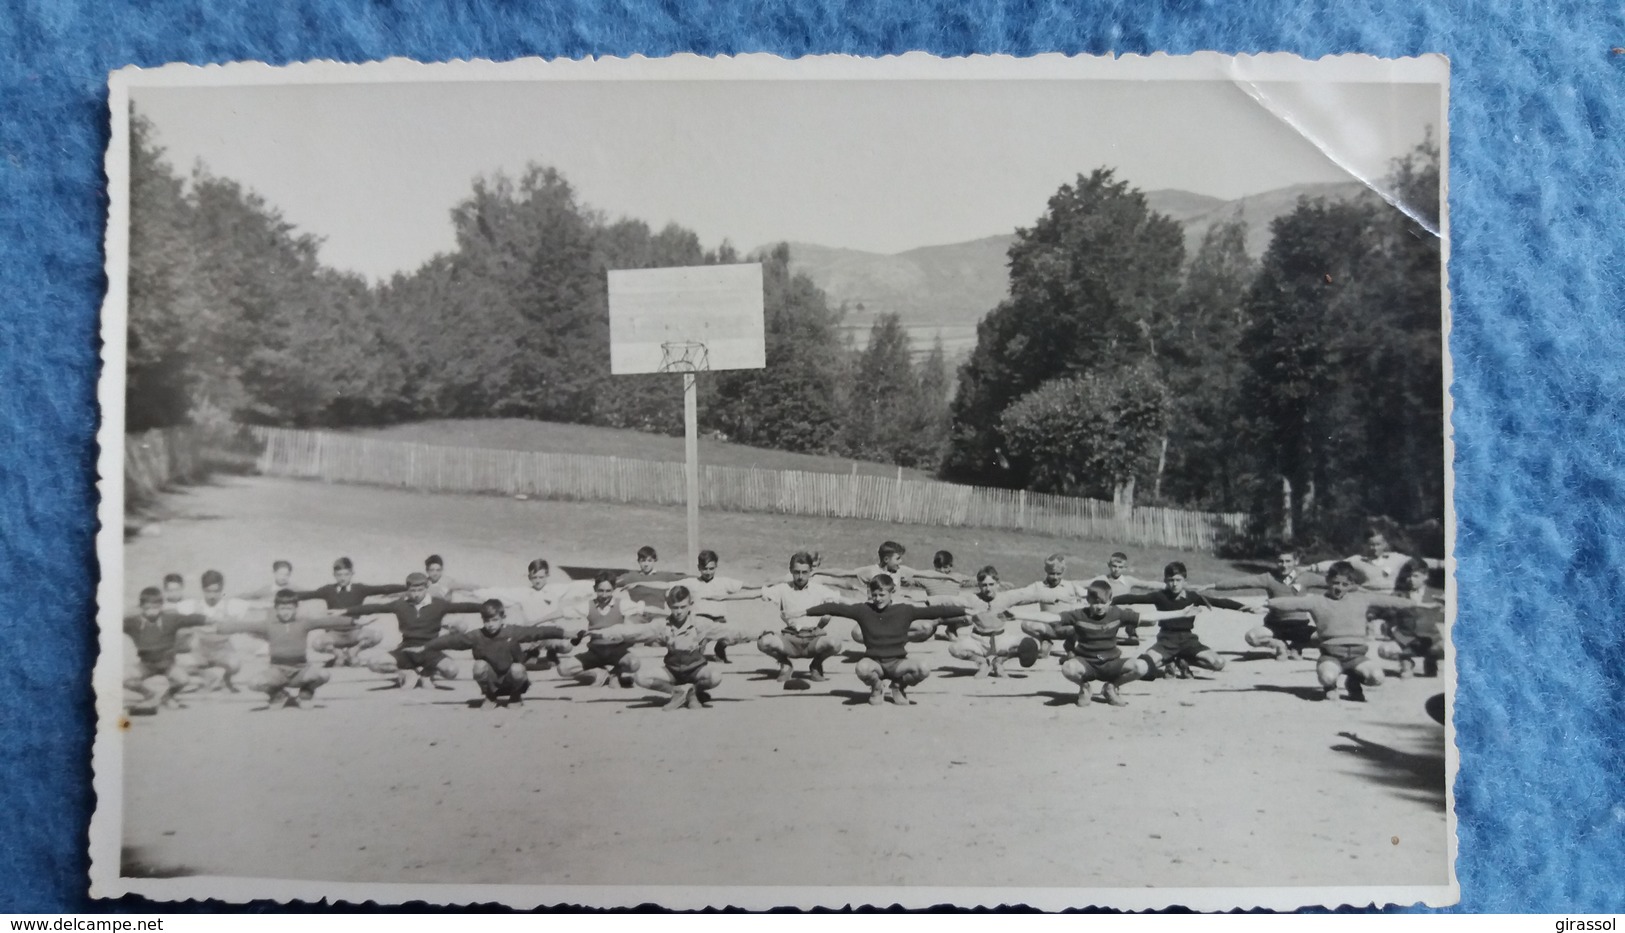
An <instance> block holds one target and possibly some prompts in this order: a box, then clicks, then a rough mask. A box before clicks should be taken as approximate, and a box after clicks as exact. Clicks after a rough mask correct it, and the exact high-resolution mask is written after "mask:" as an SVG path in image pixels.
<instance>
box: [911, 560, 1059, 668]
mask: <svg viewBox="0 0 1625 933" xmlns="http://www.w3.org/2000/svg"><path fill="white" fill-rule="evenodd" d="M1036 602H1038V597H1037V596H1034V595H1032V594H1026V595H1020V594H1018V592H1017V591H1013V590H1012V591H1010V592H1007V593H1000V592H999V571H998V570H996V569H995V568H993V567H992V566H987V567H983V568H982V569H981V570H979V571H977V573H976V591H975V592H974V593H966V594H961V595H959V596H955V597H937V598H935V599H932V600H931V605H933V606H959V607H960V608H961V609H962V610H964V613H965V614H964V616H962V617H961V618H960V619H949V620H947V621H945V622H944V623H943V624H944V625H955V624H956V623H957V624H958V625H969V626H970V628H969V629H968V630H966V631H962V632H960V634H959V635H958V637H957V638H955V639H954V642H953V644H951V645H949V646H948V654H950V655H952V656H953V657H955V658H958V659H959V660H961V661H971V662H973V663H975V664H976V673H975V674H973V675H972V676H973V677H990V676H991V677H1003V676H1004V667H1003V663H1004V661H1005V660H1007V659H1009V658H1020V659H1021V662H1022V666H1023V667H1032V665H1033V661H1034V660H1035V659H1036V658H1037V657H1038V649H1037V642H1036V641H1034V640H1033V639H1031V638H1027V639H1022V638H1017V637H1015V636H1012V635H1007V634H1006V633H1005V623H1006V622H1009V621H1011V616H1010V614H1009V612H1008V610H1009V609H1010V608H1011V607H1013V606H1019V605H1022V604H1024V603H1036ZM1023 642H1032V648H1030V649H1029V654H1027V655H1022V653H1021V646H1022V644H1023Z"/></svg>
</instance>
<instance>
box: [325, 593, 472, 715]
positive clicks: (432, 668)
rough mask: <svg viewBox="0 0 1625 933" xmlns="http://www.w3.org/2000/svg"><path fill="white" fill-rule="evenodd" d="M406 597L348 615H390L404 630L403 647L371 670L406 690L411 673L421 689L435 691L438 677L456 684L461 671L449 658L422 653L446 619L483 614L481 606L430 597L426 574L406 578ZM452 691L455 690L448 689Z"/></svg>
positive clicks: (354, 609) (358, 608)
mask: <svg viewBox="0 0 1625 933" xmlns="http://www.w3.org/2000/svg"><path fill="white" fill-rule="evenodd" d="M405 589H406V597H405V598H404V599H397V600H395V601H393V602H387V603H366V604H363V605H358V606H351V607H350V608H348V609H346V610H344V614H345V615H347V616H350V617H351V618H358V617H360V616H364V615H378V614H380V613H386V612H387V613H389V614H390V615H393V616H394V617H395V621H396V622H397V623H399V625H400V630H401V643H400V645H399V646H398V647H396V648H395V650H394V651H391V652H389V653H388V654H387V655H384V656H383V657H381V658H379V659H377V660H375V661H373V662H372V663H370V664H368V665H367V667H368V669H370V670H372V671H374V672H376V673H379V674H392V675H394V678H395V686H397V687H404V686H406V675H407V672H408V671H413V672H416V673H417V675H418V681H417V686H418V687H434V686H437V684H436V683H435V678H436V677H444V678H446V679H447V680H452V679H454V678H456V676H457V667H456V666H455V665H453V664H452V663H451V660H450V659H449V658H447V657H446V656H445V655H440V656H439V657H438V658H434V657H432V656H431V657H430V658H429V659H427V660H426V659H425V658H424V657H423V656H422V655H421V653H420V649H422V648H423V646H424V645H427V644H428V643H429V642H431V641H433V640H434V639H435V638H437V637H438V636H439V635H440V628H441V626H442V624H444V622H445V619H446V616H448V615H451V614H452V613H458V612H479V611H480V604H479V603H449V602H446V601H445V600H444V599H441V598H440V597H438V596H430V595H429V578H428V576H427V575H425V574H421V573H411V574H408V575H407V577H406V586H405ZM446 689H448V690H449V689H451V688H449V687H448V688H446Z"/></svg>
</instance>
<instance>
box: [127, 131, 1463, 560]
mask: <svg viewBox="0 0 1625 933" xmlns="http://www.w3.org/2000/svg"><path fill="white" fill-rule="evenodd" d="M1389 182H1390V184H1389V185H1388V187H1389V189H1390V190H1391V191H1394V192H1396V193H1397V195H1398V200H1399V201H1400V202H1401V203H1403V204H1406V205H1410V206H1411V207H1412V208H1413V210H1412V212H1411V213H1412V214H1413V215H1415V216H1408V215H1407V214H1406V213H1405V212H1402V211H1400V210H1397V209H1395V208H1394V207H1391V206H1390V205H1389V204H1387V203H1386V202H1384V201H1382V200H1381V199H1379V198H1377V197H1375V196H1372V197H1366V198H1356V199H1351V200H1342V201H1325V200H1309V199H1306V200H1302V201H1300V202H1299V204H1298V205H1297V207H1296V209H1295V210H1293V211H1291V212H1290V213H1288V214H1285V215H1283V216H1281V217H1279V218H1277V219H1276V220H1275V221H1274V222H1273V223H1272V225H1271V234H1272V236H1271V240H1270V245H1269V247H1268V249H1267V251H1266V253H1265V255H1264V256H1263V258H1262V260H1261V261H1255V260H1253V259H1252V258H1251V257H1250V256H1249V255H1248V253H1247V251H1246V248H1245V243H1246V232H1247V231H1246V228H1245V226H1244V225H1243V224H1242V223H1240V222H1234V223H1227V224H1218V225H1215V226H1214V227H1212V228H1210V229H1209V230H1208V231H1207V232H1206V234H1205V236H1204V237H1203V239H1202V241H1201V243H1200V244H1199V245H1198V246H1197V248H1196V250H1195V251H1194V254H1193V255H1190V256H1187V255H1186V249H1185V244H1184V233H1183V230H1182V228H1181V227H1180V225H1179V224H1178V223H1176V222H1175V221H1173V220H1171V219H1170V218H1168V217H1166V216H1163V215H1161V214H1158V213H1157V212H1155V211H1152V210H1151V209H1149V207H1148V206H1147V204H1146V200H1145V198H1144V196H1143V194H1142V193H1141V192H1140V191H1138V190H1137V189H1135V188H1134V187H1133V186H1132V185H1130V184H1129V183H1128V182H1127V181H1124V180H1122V179H1119V178H1118V177H1117V175H1116V173H1115V172H1114V171H1112V170H1110V169H1100V170H1097V171H1094V172H1092V173H1090V174H1088V175H1080V176H1078V177H1077V178H1076V180H1075V181H1073V182H1071V183H1068V184H1065V185H1062V186H1061V187H1060V189H1059V190H1058V191H1057V192H1056V193H1055V195H1054V196H1053V197H1052V198H1051V199H1050V201H1049V204H1048V205H1047V209H1046V210H1045V211H1044V213H1043V214H1042V215H1041V216H1040V217H1039V218H1038V219H1037V220H1036V222H1035V223H1034V224H1033V225H1032V226H1031V227H1028V228H1024V229H1021V230H1019V231H1017V236H1016V239H1015V241H1014V243H1013V244H1012V246H1011V248H1010V251H1009V255H1008V267H1009V294H1008V297H1007V298H1006V299H1005V300H1004V301H1003V302H1001V303H1000V304H999V306H998V307H996V308H994V309H992V310H991V311H990V312H989V313H988V314H987V315H986V316H984V318H983V319H982V320H981V322H980V323H979V324H978V326H977V343H976V346H975V348H974V350H973V351H972V352H971V355H970V357H969V359H968V360H966V361H965V362H964V363H963V365H961V366H960V367H959V371H958V379H957V384H955V382H954V380H953V377H952V376H951V375H950V373H949V370H948V366H947V363H946V359H945V355H944V353H943V349H942V347H941V345H940V342H939V343H938V344H937V345H936V346H934V347H933V348H932V350H931V352H930V353H929V354H928V355H926V356H925V357H924V358H923V359H922V360H921V361H920V362H919V363H916V362H914V356H915V355H914V354H913V353H912V352H911V350H912V348H911V347H910V345H909V338H908V336H907V332H906V331H905V330H904V328H903V327H902V326H901V323H900V322H899V321H898V319H897V317H896V316H895V315H884V316H881V317H880V318H879V319H878V320H877V321H876V323H875V325H874V327H873V328H872V330H871V332H870V335H869V340H868V343H867V345H866V346H865V347H864V348H863V349H861V350H859V349H857V348H855V347H853V346H851V345H850V344H848V343H847V342H845V341H843V339H842V338H841V336H840V334H841V328H840V324H841V321H842V319H843V315H844V311H845V309H844V308H842V307H840V306H837V305H833V304H832V303H831V302H830V300H829V299H828V297H827V296H826V295H825V294H824V293H823V292H822V291H821V290H820V289H819V288H817V286H815V285H814V284H813V283H812V282H811V281H810V280H809V279H808V278H807V277H805V276H803V275H799V274H793V273H792V272H791V269H790V256H789V251H788V248H787V247H785V246H782V245H781V246H779V247H777V248H774V249H771V250H768V251H766V252H765V253H764V254H762V255H758V256H754V257H751V258H753V259H755V260H758V261H760V262H762V263H763V266H764V273H765V296H764V297H765V310H766V340H767V347H766V349H767V364H768V365H767V368H765V369H762V370H750V371H732V372H714V373H707V374H703V375H702V376H701V377H700V380H699V387H700V392H699V402H700V410H699V418H700V425H701V428H702V429H703V430H705V431H707V432H710V433H713V434H715V435H718V436H722V437H726V438H728V439H731V440H734V441H738V442H740V443H745V444H751V445H755V446H762V447H772V448H779V449H785V450H794V451H803V452H809V453H826V454H834V455H842V456H851V457H855V458H861V459H867V460H875V461H881V462H888V463H896V464H899V465H903V466H909V467H918V468H921V469H925V470H932V471H936V472H938V473H939V474H940V475H941V476H943V477H944V478H946V479H950V480H954V481H959V482H972V483H978V484H984V485H995V486H1003V487H1008V488H1025V489H1032V490H1035V491H1042V492H1057V493H1062V494H1068V495H1082V496H1090V497H1097V498H1114V497H1115V498H1117V499H1118V500H1120V501H1127V502H1133V503H1138V504H1153V505H1168V506H1175V507H1183V508H1192V509H1201V510H1212V511H1246V512H1249V513H1252V514H1254V515H1255V516H1258V517H1259V529H1258V531H1257V534H1256V535H1255V536H1254V537H1255V539H1256V540H1254V541H1252V542H1251V544H1250V546H1252V547H1255V548H1256V547H1263V546H1265V545H1266V541H1265V539H1268V538H1279V537H1291V538H1295V539H1297V540H1298V541H1299V542H1310V541H1318V542H1325V543H1328V544H1335V545H1337V546H1341V545H1343V544H1344V543H1347V542H1349V541H1352V540H1353V539H1354V538H1356V537H1357V536H1358V534H1359V532H1360V530H1361V529H1362V528H1363V527H1364V526H1365V525H1366V524H1368V523H1369V522H1370V521H1371V520H1372V519H1373V518H1376V517H1385V518H1386V519H1389V520H1391V521H1392V522H1393V523H1394V524H1395V525H1397V526H1400V527H1407V526H1418V525H1421V524H1423V523H1427V522H1430V521H1431V522H1433V523H1434V525H1433V531H1431V532H1428V533H1427V535H1426V537H1427V540H1426V542H1425V543H1423V544H1422V545H1421V549H1423V550H1427V551H1431V552H1439V551H1441V549H1442V531H1440V530H1438V523H1439V521H1440V519H1441V518H1442V516H1443V512H1444V469H1443V459H1444V455H1443V428H1444V422H1443V393H1444V389H1443V383H1442V378H1443V377H1442V373H1443V367H1442V359H1441V352H1442V347H1441V339H1440V332H1441V312H1440V285H1441V279H1440V276H1441V274H1442V270H1441V267H1440V252H1439V241H1438V238H1437V237H1436V236H1434V235H1432V234H1431V233H1429V232H1427V228H1428V227H1429V226H1432V227H1433V228H1435V229H1436V228H1437V223H1438V203H1439V190H1440V188H1439V165H1438V152H1437V149H1436V148H1435V147H1434V146H1433V144H1432V143H1431V140H1430V141H1428V142H1426V143H1424V144H1423V145H1422V146H1420V147H1419V148H1418V149H1417V150H1416V151H1414V152H1413V153H1411V154H1410V155H1408V156H1406V157H1405V158H1403V159H1400V160H1398V161H1397V162H1396V163H1395V165H1394V167H1393V177H1392V178H1391V179H1389ZM452 222H453V226H454V230H455V246H454V247H453V249H452V250H451V251H450V252H448V253H445V254H442V255H438V256H436V257H434V258H433V259H432V260H430V261H428V262H427V263H425V264H424V265H422V266H421V267H420V268H418V269H416V270H414V271H412V272H409V273H400V274H397V275H395V276H393V277H392V278H391V279H390V280H388V281H386V282H381V283H369V282H367V281H366V280H365V279H363V278H361V277H360V276H358V275H354V274H350V273H344V272H340V271H337V270H334V269H331V268H328V267H326V266H324V265H323V264H322V263H321V261H320V259H319V255H318V250H319V247H320V241H319V240H318V239H316V238H315V237H312V236H310V235H308V234H304V233H301V232H300V231H298V230H296V229H295V228H293V227H292V226H291V225H290V224H288V223H287V222H286V221H285V220H284V219H283V218H282V217H281V215H280V214H279V213H278V212H277V211H276V210H275V209H274V208H273V207H272V206H271V205H268V204H266V203H265V202H264V201H263V200H262V199H261V198H259V197H258V196H257V195H255V194H254V193H253V192H251V191H248V190H246V189H244V188H243V187H242V186H241V185H240V184H238V183H237V182H235V181H233V180H231V179H227V178H221V177H217V176H214V175H212V174H210V173H209V172H208V171H207V169H206V168H203V167H201V166H200V167H198V168H196V169H194V170H193V172H192V173H191V175H190V177H183V176H181V175H180V174H178V173H177V172H176V171H175V170H174V169H173V168H172V167H171V166H170V165H169V164H168V163H167V162H166V161H165V159H164V153H163V150H162V149H161V147H160V146H159V145H158V141H157V140H156V139H155V138H154V135H153V130H152V127H151V126H150V124H148V123H147V122H146V121H145V120H143V119H142V118H140V117H139V115H138V116H137V117H136V118H135V119H134V120H133V121H132V146H131V224H130V276H129V281H128V288H129V303H128V308H129V316H128V321H129V342H128V347H129V354H128V397H127V404H126V419H127V426H128V428H129V429H130V430H142V429H145V428H149V427H160V426H167V425H173V424H181V423H189V422H190V423H198V422H203V423H222V424H225V423H249V424H268V425H282V426H292V427H311V426H353V425H376V424H387V423H393V422H399V421H405V420H416V419H424V418H482V417H498V416H503V417H509V416H512V417H525V418H535V419H542V420H551V421H564V422H575V423H584V424H595V425H604V426H610V427H619V428H631V429H636V430H642V431H654V432H662V433H679V432H680V431H681V430H682V397H681V389H680V385H679V380H676V379H674V378H672V377H670V376H659V375H651V376H611V375H610V373H609V327H608V309H607V290H606V286H605V271H606V270H608V269H628V268H650V267H658V266H687V265H704V264H711V263H731V262H738V261H741V258H742V257H740V256H739V255H738V253H737V252H736V251H735V250H734V249H733V248H732V247H730V246H729V245H728V244H727V243H723V244H722V245H720V246H718V247H717V248H715V249H711V250H707V249H705V248H703V246H702V245H701V243H700V241H699V238H698V236H697V235H696V234H694V233H693V232H692V231H689V230H686V229H684V228H682V227H680V226H677V225H675V224H672V225H668V226H666V227H665V228H663V229H661V230H658V231H656V230H652V229H651V228H650V227H649V226H648V225H647V224H645V223H643V222H641V221H638V220H631V219H610V218H607V217H605V216H603V215H602V214H600V213H599V212H597V211H594V210H593V209H591V208H590V207H589V206H587V205H584V204H582V203H581V202H580V200H579V199H578V198H577V196H576V193H575V191H574V190H573V189H572V187H571V186H570V184H569V182H568V181H567V180H566V179H565V178H564V177H563V176H561V175H560V174H559V173H558V172H556V171H554V170H552V169H550V168H547V167H543V166H531V167H529V168H528V169H527V170H526V171H525V172H524V173H523V174H521V175H520V176H519V177H518V178H509V177H506V176H502V175H497V176H494V177H491V178H481V179H477V180H475V181H474V182H473V184H472V185H471V190H470V192H469V194H468V196H467V197H466V198H464V199H463V200H462V201H461V202H460V203H459V204H457V205H456V207H455V208H454V209H453V211H452Z"/></svg>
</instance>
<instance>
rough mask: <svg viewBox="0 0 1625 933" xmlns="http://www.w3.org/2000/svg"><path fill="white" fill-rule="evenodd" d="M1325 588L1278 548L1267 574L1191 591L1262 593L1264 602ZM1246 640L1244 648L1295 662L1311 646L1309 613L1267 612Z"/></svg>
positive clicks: (1312, 633)
mask: <svg viewBox="0 0 1625 933" xmlns="http://www.w3.org/2000/svg"><path fill="white" fill-rule="evenodd" d="M1325 585H1326V581H1325V580H1324V579H1323V578H1321V577H1320V575H1319V574H1309V573H1305V572H1303V571H1302V570H1301V569H1299V567H1298V553H1297V552H1296V551H1294V550H1292V549H1291V548H1282V549H1281V550H1280V551H1279V552H1278V553H1277V554H1276V555H1275V568H1274V569H1273V570H1270V571H1268V572H1267V573H1257V574H1252V575H1250V576H1245V577H1231V578H1230V579H1228V580H1220V581H1219V582H1217V583H1209V584H1207V585H1206V586H1199V587H1195V589H1197V590H1199V591H1206V590H1263V591H1264V593H1265V594H1266V595H1267V597H1268V598H1270V599H1275V598H1277V597H1282V596H1301V595H1303V594H1304V593H1305V592H1306V591H1307V590H1308V589H1309V588H1311V587H1314V588H1316V589H1320V588H1323V587H1324V586H1325ZM1246 638H1247V644H1248V645H1251V646H1252V647H1254V648H1264V649H1266V650H1268V651H1269V652H1270V653H1272V654H1274V655H1275V658H1276V659H1277V660H1280V659H1281V658H1290V659H1292V660H1297V659H1299V658H1302V657H1303V650H1304V649H1305V648H1307V647H1309V646H1310V645H1311V644H1313V643H1314V640H1315V620H1314V619H1313V618H1311V617H1310V615H1309V613H1307V612H1304V611H1301V610H1300V611H1291V612H1289V611H1286V610H1283V609H1270V610H1269V611H1268V612H1267V613H1266V614H1265V615H1264V624H1263V625H1261V626H1259V627H1258V628H1255V629H1253V630H1251V631H1249V632H1248V633H1247V635H1246Z"/></svg>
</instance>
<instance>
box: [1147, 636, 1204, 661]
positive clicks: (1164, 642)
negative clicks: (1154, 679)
mask: <svg viewBox="0 0 1625 933" xmlns="http://www.w3.org/2000/svg"><path fill="white" fill-rule="evenodd" d="M1211 650H1212V649H1210V648H1209V647H1208V646H1207V645H1204V644H1202V639H1200V638H1197V637H1196V633H1195V632H1170V631H1168V630H1167V629H1163V630H1162V631H1160V632H1158V633H1157V641H1156V644H1154V645H1152V646H1151V647H1150V649H1149V650H1147V651H1146V654H1150V655H1155V656H1156V658H1157V660H1158V662H1159V663H1162V662H1167V661H1172V660H1174V659H1175V658H1184V659H1186V660H1190V659H1191V658H1194V657H1196V656H1197V655H1199V654H1201V653H1202V652H1204V651H1211Z"/></svg>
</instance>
